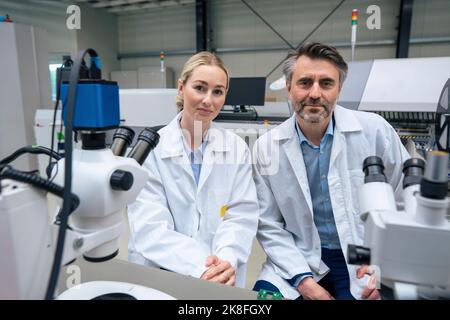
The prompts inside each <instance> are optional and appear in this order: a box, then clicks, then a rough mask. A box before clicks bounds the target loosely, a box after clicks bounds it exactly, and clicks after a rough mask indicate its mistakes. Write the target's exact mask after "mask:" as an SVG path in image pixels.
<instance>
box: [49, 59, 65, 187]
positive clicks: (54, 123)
mask: <svg viewBox="0 0 450 320" xmlns="http://www.w3.org/2000/svg"><path fill="white" fill-rule="evenodd" d="M63 67H64V62H63V63H62V64H61V67H59V68H58V69H56V70H57V72H58V76H57V79H58V82H57V83H56V101H55V106H54V108H53V123H52V136H51V144H50V150H52V151H53V147H54V142H55V125H56V113H57V111H58V105H59V99H60V95H61V81H62V68H63ZM51 164H52V159H50V158H49V159H48V165H47V168H48V167H50V166H51ZM50 175H51V172H47V178H48V179H49V180H51V179H50V178H51V177H50Z"/></svg>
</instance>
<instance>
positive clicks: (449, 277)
mask: <svg viewBox="0 0 450 320" xmlns="http://www.w3.org/2000/svg"><path fill="white" fill-rule="evenodd" d="M426 161H427V163H426V165H425V162H424V161H423V160H421V159H416V158H412V159H409V160H407V161H406V162H405V163H404V165H403V173H404V179H403V199H404V204H403V205H402V204H401V203H400V204H398V205H399V208H398V206H397V204H396V202H395V199H394V191H393V189H392V186H391V185H390V184H389V183H388V182H387V180H386V176H385V175H384V165H383V161H382V160H381V159H380V158H379V157H376V156H371V157H368V158H366V159H365V160H364V163H363V171H364V173H365V177H364V185H363V186H362V187H361V189H360V190H359V204H360V213H361V215H360V217H361V219H363V220H364V221H365V236H364V243H363V245H359V244H358V245H357V244H354V245H349V246H348V251H347V254H348V257H347V260H348V263H350V264H356V265H369V269H372V270H375V276H376V278H377V279H378V280H380V279H381V282H382V283H383V284H384V285H386V286H387V287H388V288H390V289H391V290H392V291H393V294H394V298H395V299H401V300H404V299H408V300H411V299H413V300H415V299H441V298H444V299H449V298H450V250H449V247H448V245H449V244H450V223H449V221H447V217H446V216H447V212H448V207H449V198H448V197H447V191H448V154H447V153H445V152H441V151H431V152H429V153H428V155H427V159H426ZM424 170H425V172H424ZM377 273H378V274H377Z"/></svg>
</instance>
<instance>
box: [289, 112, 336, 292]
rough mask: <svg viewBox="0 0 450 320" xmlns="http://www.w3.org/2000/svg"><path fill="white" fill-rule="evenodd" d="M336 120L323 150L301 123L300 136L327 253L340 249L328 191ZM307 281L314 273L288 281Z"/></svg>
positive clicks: (322, 141) (313, 201) (328, 130)
mask: <svg viewBox="0 0 450 320" xmlns="http://www.w3.org/2000/svg"><path fill="white" fill-rule="evenodd" d="M333 122H334V118H332V120H331V121H330V122H329V124H328V127H327V130H326V132H325V134H324V136H323V137H322V139H321V141H320V146H315V145H314V144H313V143H312V142H311V141H309V140H308V139H307V138H306V137H305V135H304V134H303V132H302V130H300V128H299V126H298V123H297V121H295V131H296V132H297V135H298V138H299V141H300V148H301V150H302V154H303V161H304V162H305V167H306V173H307V175H308V184H309V190H310V192H311V201H312V205H313V212H314V224H315V225H316V228H317V230H318V232H319V237H320V242H321V246H322V247H323V248H326V249H340V248H341V245H340V242H339V235H338V233H337V229H336V223H335V221H334V216H333V208H332V207H331V201H330V192H329V187H328V180H327V177H328V168H329V166H330V157H331V147H332V146H333V131H334V124H333ZM307 277H312V273H311V272H306V273H301V274H297V275H296V276H294V277H293V278H292V279H287V281H288V282H289V283H290V284H291V285H292V286H294V287H296V288H297V287H298V285H299V284H300V282H302V280H303V279H305V278H307Z"/></svg>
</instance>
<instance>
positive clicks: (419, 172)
mask: <svg viewBox="0 0 450 320" xmlns="http://www.w3.org/2000/svg"><path fill="white" fill-rule="evenodd" d="M424 169H425V161H423V160H422V159H419V158H411V159H408V160H406V161H405V163H404V164H403V174H404V175H405V177H404V178H403V189H405V188H407V187H409V186H412V185H415V184H419V183H420V181H421V180H422V177H423V171H424Z"/></svg>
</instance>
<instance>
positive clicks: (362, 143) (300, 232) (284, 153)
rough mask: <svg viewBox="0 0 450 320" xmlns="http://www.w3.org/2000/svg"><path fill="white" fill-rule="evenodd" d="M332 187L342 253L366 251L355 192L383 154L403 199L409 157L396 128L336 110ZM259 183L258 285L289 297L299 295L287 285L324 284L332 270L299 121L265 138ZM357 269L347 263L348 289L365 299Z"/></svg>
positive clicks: (259, 146) (258, 149)
mask: <svg viewBox="0 0 450 320" xmlns="http://www.w3.org/2000/svg"><path fill="white" fill-rule="evenodd" d="M334 117H335V129H334V136H333V146H332V150H331V158H330V167H329V172H328V185H329V190H330V198H331V205H332V208H333V214H334V219H335V222H336V226H337V231H338V234H339V239H340V244H341V248H342V250H343V253H344V256H345V258H346V259H347V245H348V244H357V245H362V244H363V240H364V224H363V221H362V220H361V219H360V217H359V210H358V198H357V192H358V189H359V187H360V186H361V185H362V184H363V182H364V173H363V171H362V164H363V161H364V159H365V158H366V157H368V156H372V155H377V156H379V157H381V158H382V159H383V161H384V165H385V174H386V177H387V179H388V182H390V183H391V184H392V186H393V188H394V190H395V192H396V197H397V199H398V196H399V195H400V192H401V189H402V186H401V181H402V165H403V162H404V161H405V160H406V159H408V158H409V155H408V153H407V151H406V149H405V148H404V147H403V145H402V143H401V141H400V139H399V137H398V135H397V134H396V132H395V130H394V129H393V128H392V127H391V126H390V125H389V124H388V123H387V122H386V121H385V120H384V119H383V118H382V117H380V116H378V115H376V114H374V113H367V112H360V111H353V110H348V109H345V108H343V107H340V106H336V108H335V110H334ZM253 152H254V157H255V160H254V161H256V165H255V171H256V172H255V182H256V187H257V192H258V199H259V206H260V219H259V227H258V233H257V238H258V240H259V241H260V243H261V245H262V247H263V248H264V250H265V252H266V254H267V260H266V262H265V263H264V265H263V268H262V270H261V273H260V275H259V280H266V281H269V282H271V283H273V284H274V285H275V286H276V287H278V288H279V289H280V291H281V293H282V294H283V296H284V297H286V298H288V299H295V298H297V297H298V296H299V293H298V291H297V290H296V289H295V288H294V287H293V286H291V285H289V283H288V282H287V281H285V280H283V279H291V278H293V277H294V276H295V275H297V274H300V273H304V272H312V273H313V275H314V278H315V280H317V281H318V280H320V279H321V278H322V277H323V276H325V274H326V273H327V272H328V271H329V269H328V267H327V266H326V265H325V264H324V263H323V262H322V261H321V244H320V238H319V233H318V231H317V228H316V226H315V225H314V220H313V210H312V204H311V194H310V190H309V186H308V177H307V173H306V169H305V163H304V161H303V155H302V152H301V148H300V144H299V139H298V136H297V134H296V132H295V115H294V116H292V117H291V118H290V119H288V120H287V121H285V122H284V123H283V124H281V125H280V126H278V127H277V128H275V129H273V130H271V131H269V132H268V133H266V134H265V135H264V136H262V137H260V138H259V139H258V140H257V142H256V143H255V146H254V150H253ZM356 269H357V266H351V265H348V271H349V276H350V291H351V293H352V295H353V296H354V297H355V298H357V299H359V298H360V297H361V293H362V289H363V288H364V286H365V285H366V284H367V280H368V276H365V277H364V278H362V279H357V277H356Z"/></svg>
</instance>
